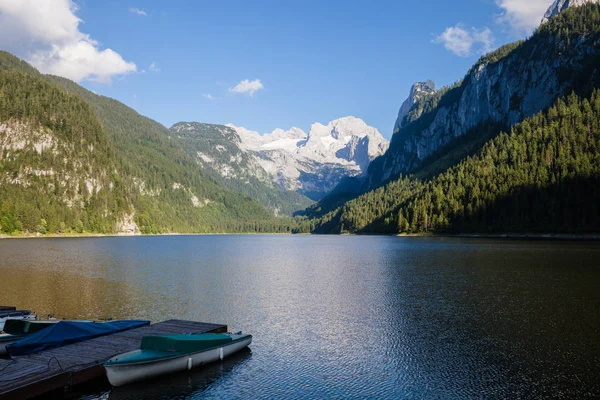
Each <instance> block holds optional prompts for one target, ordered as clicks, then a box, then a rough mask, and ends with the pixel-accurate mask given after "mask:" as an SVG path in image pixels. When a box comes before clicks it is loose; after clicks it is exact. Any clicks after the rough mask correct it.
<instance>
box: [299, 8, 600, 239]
mask: <svg viewBox="0 0 600 400" xmlns="http://www.w3.org/2000/svg"><path fill="white" fill-rule="evenodd" d="M582 42H586V43H589V44H591V45H592V46H591V47H592V48H593V49H597V50H598V51H596V50H593V51H589V52H587V53H586V54H583V55H579V56H578V59H577V60H578V61H577V62H576V63H571V64H572V65H571V67H570V68H563V69H560V70H559V71H558V74H559V76H558V78H559V81H560V82H562V83H563V84H564V87H566V88H569V91H568V92H567V93H565V97H564V98H563V99H562V100H557V102H556V103H555V105H554V106H553V107H552V108H550V109H549V110H547V111H546V112H542V113H540V114H538V115H535V116H533V117H531V118H528V119H526V120H525V121H523V122H522V123H521V124H520V125H518V126H515V127H514V128H512V129H511V128H510V127H508V126H506V124H505V123H503V122H502V121H500V122H497V121H484V122H482V123H481V124H479V125H478V126H476V127H474V128H473V129H470V130H469V131H467V132H466V133H465V134H464V135H462V136H459V137H456V138H454V139H453V140H452V141H451V142H449V143H447V144H446V145H444V146H442V147H440V148H439V149H438V150H437V151H436V152H435V153H433V154H431V155H430V156H429V157H427V158H426V159H424V160H415V162H414V165H415V167H414V168H413V169H412V170H411V171H409V172H408V173H406V174H404V176H398V177H394V178H393V179H391V180H390V181H388V182H387V183H385V184H383V185H381V186H380V187H376V188H374V189H372V190H370V191H368V192H366V193H364V189H365V184H363V187H361V188H360V189H361V190H363V193H364V194H362V195H361V190H357V191H355V193H354V194H352V193H350V194H348V193H343V196H345V198H346V200H347V201H346V202H344V204H343V205H340V201H339V199H340V196H337V197H336V195H335V194H332V195H331V196H329V197H328V198H326V199H325V200H324V201H322V202H320V203H318V204H316V205H314V206H313V207H311V208H310V209H309V210H307V212H306V214H305V215H306V219H305V220H304V221H303V222H302V224H301V227H300V228H299V231H316V232H320V233H339V232H362V233H422V232H452V233H456V232H508V231H510V232H591V231H597V230H598V222H599V221H598V210H597V208H596V203H598V200H599V199H598V193H597V192H595V191H594V187H595V183H596V180H597V176H598V168H600V167H599V164H598V159H597V151H598V148H597V147H594V146H593V144H594V141H589V140H588V139H589V138H587V137H584V136H582V131H581V129H582V128H581V127H582V124H584V126H586V127H587V128H588V129H589V130H590V133H588V135H592V134H593V133H595V134H596V135H597V134H598V132H599V129H598V126H597V122H596V121H598V119H599V118H600V115H598V113H597V109H595V108H594V105H595V104H596V102H597V97H598V93H597V91H596V90H597V88H599V87H600V70H599V66H600V5H597V4H590V5H587V6H585V7H578V8H571V9H568V10H566V11H565V12H563V13H561V14H560V15H558V16H556V17H554V18H553V19H552V20H550V21H549V22H548V23H546V24H543V25H542V26H540V28H538V30H537V31H536V32H535V34H534V35H533V36H532V37H531V38H529V39H528V40H526V41H520V42H516V43H512V44H509V45H506V46H503V47H501V48H499V49H497V50H496V51H494V52H492V53H489V54H487V55H485V56H483V57H482V58H481V59H480V60H479V61H478V62H477V63H476V64H475V65H474V66H473V67H472V68H471V70H470V72H469V73H468V74H467V75H466V78H465V79H464V80H461V81H460V82H458V83H456V84H455V85H452V86H450V87H447V88H444V89H442V90H440V91H439V92H437V93H435V94H433V95H429V96H426V97H424V98H423V99H421V101H419V102H418V103H417V104H415V106H414V107H413V108H412V109H411V110H410V112H409V113H408V115H407V116H406V117H405V119H404V121H403V125H402V128H401V129H400V131H399V132H398V133H396V134H395V135H394V138H393V139H392V145H391V147H390V152H394V151H398V148H397V147H398V144H399V143H400V141H399V138H401V137H402V136H406V135H419V132H420V131H421V130H422V129H424V128H425V127H426V126H428V125H429V123H430V122H431V121H432V118H433V116H434V115H435V113H436V112H437V110H438V109H439V108H440V107H444V106H445V105H447V104H452V103H453V102H456V101H457V99H458V98H459V97H460V96H461V94H462V90H463V88H464V87H465V85H466V84H468V82H467V80H468V79H469V77H470V76H471V72H472V71H475V70H478V69H479V68H480V67H482V66H484V65H489V64H490V63H497V62H499V61H501V60H503V59H505V58H507V57H512V58H513V59H515V58H516V59H529V60H534V62H537V63H538V64H539V65H540V68H542V66H543V65H545V64H548V63H552V60H555V59H556V58H557V57H570V55H569V54H570V52H571V44H573V43H582ZM588 48H589V47H588ZM509 65H512V66H513V68H514V66H515V65H519V63H518V62H514V61H513V63H512V64H509ZM514 73H518V71H515V72H514ZM569 93H570V95H568V94H569ZM519 101H521V100H520V99H518V98H514V97H513V98H511V108H512V107H513V105H512V104H513V103H515V104H514V108H515V109H518V108H519V104H518V102H519ZM565 110H571V111H570V112H571V113H572V114H573V115H577V116H581V115H585V119H584V120H583V122H582V121H579V120H574V119H573V115H571V114H565ZM577 110H579V111H578V112H577ZM557 126H558V127H560V130H559V131H557V129H558V128H557ZM530 131H531V132H533V133H529V132H530ZM503 132H511V133H510V134H507V133H503ZM540 135H547V136H543V140H547V141H549V140H552V142H551V143H547V144H546V146H550V144H553V145H554V149H553V150H552V151H553V153H552V154H551V155H550V153H548V152H549V151H550V150H548V149H547V148H546V147H544V146H542V145H540V144H539V143H538V141H539V140H542V139H540ZM592 136H593V135H592ZM586 140H587V142H586ZM594 140H597V136H594ZM557 143H558V144H557ZM536 146H537V147H536ZM525 152H527V153H526V154H525ZM506 155H508V157H507V156H506ZM534 155H535V157H534ZM386 156H388V154H386ZM386 156H383V157H380V158H378V159H377V160H375V161H374V162H373V163H372V165H371V167H370V170H369V173H373V171H375V174H377V171H378V170H379V169H381V167H382V165H383V163H384V162H385V157H386ZM532 157H533V158H532ZM546 157H552V163H550V164H549V165H545V164H543V163H541V161H540V160H542V159H544V160H545V159H546ZM515 159H518V160H519V162H518V163H514V161H515ZM524 159H525V160H526V162H524V161H523V160H524ZM541 171H544V172H543V173H542V172H541ZM565 171H569V173H567V172H565ZM526 178H527V179H526ZM365 183H366V184H368V183H369V181H368V179H367V181H365ZM367 187H368V186H367ZM352 198H353V199H352ZM342 199H343V197H342Z"/></svg>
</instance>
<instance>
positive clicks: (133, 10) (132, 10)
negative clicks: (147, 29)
mask: <svg viewBox="0 0 600 400" xmlns="http://www.w3.org/2000/svg"><path fill="white" fill-rule="evenodd" d="M129 12H130V13H134V14H137V15H140V16H142V17H147V16H148V13H147V12H146V11H144V10H142V9H141V8H135V7H131V8H129Z"/></svg>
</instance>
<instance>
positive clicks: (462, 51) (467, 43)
mask: <svg viewBox="0 0 600 400" xmlns="http://www.w3.org/2000/svg"><path fill="white" fill-rule="evenodd" d="M494 40H495V39H494V34H493V33H492V31H491V30H490V29H489V28H485V29H483V30H481V31H480V30H477V29H475V28H471V29H466V28H464V27H463V25H461V24H458V25H456V26H452V27H449V28H447V29H446V30H445V31H444V33H442V34H441V35H440V36H438V37H437V38H435V40H434V41H433V42H434V43H440V44H443V45H444V47H445V48H446V49H448V50H450V51H451V52H453V53H454V54H456V55H457V56H459V57H468V56H470V55H472V54H474V53H475V54H484V53H487V52H489V51H491V50H492V49H493V48H494Z"/></svg>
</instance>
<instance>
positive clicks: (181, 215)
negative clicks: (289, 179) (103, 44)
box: [0, 53, 280, 233]
mask: <svg viewBox="0 0 600 400" xmlns="http://www.w3.org/2000/svg"><path fill="white" fill-rule="evenodd" d="M0 73H1V74H2V86H1V90H2V97H1V99H0V101H1V102H2V114H0V126H2V130H1V131H0V141H1V143H3V144H2V152H3V153H2V160H0V161H1V162H0V168H1V170H2V172H3V175H2V176H3V184H2V188H1V189H0V196H1V197H0V203H1V204H2V208H1V209H0V220H2V219H4V218H5V217H6V218H7V220H6V221H5V222H6V223H5V224H4V223H3V224H2V225H3V227H2V230H3V231H4V232H7V233H8V232H11V233H12V232H14V231H20V230H23V231H28V232H35V231H48V232H60V231H88V232H100V233H115V232H119V231H124V232H128V233H135V232H137V231H142V232H145V233H157V232H212V231H218V232H223V231H240V230H241V231H247V230H251V231H254V230H257V229H262V227H263V226H265V225H268V226H274V225H277V226H278V225H279V224H280V222H273V221H272V216H271V214H270V213H269V212H268V211H267V210H265V209H264V208H263V207H261V206H260V205H259V204H258V203H256V202H255V201H254V200H252V199H250V198H249V197H247V196H246V195H243V194H240V193H236V192H232V191H228V190H226V189H224V188H222V187H221V186H219V184H218V183H217V182H215V181H214V179H213V178H212V177H211V176H210V175H209V174H206V173H205V172H204V171H203V170H202V168H201V167H200V166H198V165H197V164H196V163H195V161H194V160H193V159H192V158H190V157H189V156H188V154H187V153H186V152H185V150H184V148H183V146H182V144H181V143H180V142H179V141H177V140H173V139H172V138H171V135H170V132H169V130H168V129H166V128H165V127H163V126H162V125H160V124H158V123H156V122H155V121H152V120H150V119H148V118H146V117H143V116H141V115H139V114H138V113H137V112H135V111H134V110H132V109H131V108H129V107H127V106H125V105H124V104H122V103H120V102H118V101H115V100H112V99H109V98H107V97H103V96H97V95H95V94H94V93H92V92H90V91H88V90H86V89H84V88H82V87H81V86H79V85H77V84H75V83H74V82H71V81H69V80H66V79H64V78H59V77H53V76H44V75H41V74H39V73H38V72H37V71H36V70H35V69H33V68H32V67H31V66H29V65H28V64H26V63H24V62H23V61H21V60H19V59H17V58H16V57H14V56H12V55H10V54H8V53H0ZM50 143H51V144H50ZM61 160H62V161H61ZM82 182H83V184H82ZM52 191H54V192H56V193H54V194H51V192H52ZM40 194H42V196H40ZM36 196H37V197H39V198H38V199H37V200H36V201H33V199H34V198H35V197H36ZM96 197H98V200H97V199H96ZM41 202H43V203H44V204H41ZM23 207H26V208H27V210H28V211H27V212H26V211H23ZM29 208H31V209H32V210H33V209H37V210H38V211H35V212H34V211H31V210H29ZM54 215H56V217H54ZM26 218H29V219H31V221H30V222H28V223H24V222H25V219H26ZM9 220H10V221H14V223H13V222H11V223H10V224H9V223H8V221H9ZM42 220H44V221H42ZM51 221H52V222H51ZM54 221H55V222H56V223H54ZM43 225H47V226H46V228H45V229H41V227H42V226H43ZM37 228H40V229H37ZM277 229H278V228H277Z"/></svg>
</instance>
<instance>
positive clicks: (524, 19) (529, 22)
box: [496, 0, 552, 35]
mask: <svg viewBox="0 0 600 400" xmlns="http://www.w3.org/2000/svg"><path fill="white" fill-rule="evenodd" d="M551 3H552V0H526V1H525V0H496V4H497V5H498V7H500V8H501V9H502V11H503V12H502V14H500V15H498V16H497V17H496V22H498V23H501V24H508V25H509V26H510V27H511V29H512V31H513V33H514V34H515V35H522V34H529V33H531V31H533V30H534V29H535V28H537V27H538V26H539V25H540V22H541V21H542V17H543V16H544V13H545V12H546V11H547V10H548V8H549V7H550V4H551Z"/></svg>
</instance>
